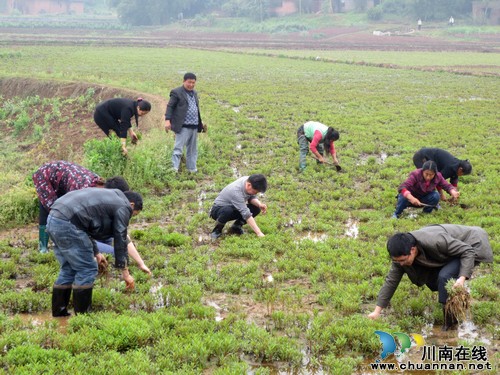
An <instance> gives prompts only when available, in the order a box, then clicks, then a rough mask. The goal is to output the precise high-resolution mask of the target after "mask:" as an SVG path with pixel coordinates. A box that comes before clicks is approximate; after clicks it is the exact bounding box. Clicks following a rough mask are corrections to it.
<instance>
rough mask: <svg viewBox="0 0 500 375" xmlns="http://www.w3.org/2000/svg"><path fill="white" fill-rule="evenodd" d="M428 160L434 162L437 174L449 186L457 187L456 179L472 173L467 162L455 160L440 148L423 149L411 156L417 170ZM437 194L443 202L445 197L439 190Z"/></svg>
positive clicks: (470, 166)
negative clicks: (438, 173) (446, 181)
mask: <svg viewBox="0 0 500 375" xmlns="http://www.w3.org/2000/svg"><path fill="white" fill-rule="evenodd" d="M428 160H432V161H434V162H435V163H436V164H437V169H438V172H440V173H441V175H442V176H443V178H444V179H445V180H447V179H450V184H452V185H453V186H455V187H458V177H460V176H465V175H468V174H471V172H472V165H471V163H470V162H469V160H460V159H457V158H456V157H454V156H453V155H452V154H450V153H449V152H448V151H446V150H443V149H440V148H427V147H424V148H421V149H420V150H418V151H417V152H416V153H415V155H413V164H415V167H417V168H422V165H423V164H424V163H425V162H426V161H428ZM438 190H439V189H438ZM439 194H440V195H441V200H443V201H445V200H446V197H445V195H444V193H443V192H442V190H439Z"/></svg>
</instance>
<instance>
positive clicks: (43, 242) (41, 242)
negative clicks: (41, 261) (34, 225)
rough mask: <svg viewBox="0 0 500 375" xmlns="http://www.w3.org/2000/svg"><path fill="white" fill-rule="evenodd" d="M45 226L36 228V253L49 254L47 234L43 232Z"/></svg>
mask: <svg viewBox="0 0 500 375" xmlns="http://www.w3.org/2000/svg"><path fill="white" fill-rule="evenodd" d="M46 227H47V226H46V225H39V226H38V251H40V253H41V254H46V253H48V252H49V247H48V246H49V234H48V233H47V232H46V231H45V228H46Z"/></svg>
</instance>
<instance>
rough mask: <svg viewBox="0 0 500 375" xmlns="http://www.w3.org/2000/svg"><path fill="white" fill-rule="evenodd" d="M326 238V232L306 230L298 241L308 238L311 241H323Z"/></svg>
mask: <svg viewBox="0 0 500 375" xmlns="http://www.w3.org/2000/svg"><path fill="white" fill-rule="evenodd" d="M327 239H328V235H327V234H326V233H313V232H307V234H306V235H305V236H302V237H300V238H299V240H298V242H300V241H304V240H309V241H312V242H325V241H326V240H327ZM295 243H297V241H295Z"/></svg>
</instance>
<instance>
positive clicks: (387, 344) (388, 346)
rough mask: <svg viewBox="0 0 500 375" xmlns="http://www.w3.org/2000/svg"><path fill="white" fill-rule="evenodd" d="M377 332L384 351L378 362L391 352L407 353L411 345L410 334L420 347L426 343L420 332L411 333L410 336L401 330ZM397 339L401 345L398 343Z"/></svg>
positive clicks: (398, 354)
mask: <svg viewBox="0 0 500 375" xmlns="http://www.w3.org/2000/svg"><path fill="white" fill-rule="evenodd" d="M375 334H377V335H378V336H379V338H380V342H381V343H382V352H381V353H380V359H377V362H380V360H384V359H386V358H387V357H388V356H389V355H390V354H394V355H396V356H400V355H403V354H404V353H406V352H407V351H408V350H409V349H410V347H411V339H410V336H411V337H412V338H413V341H415V344H416V345H417V346H418V347H420V346H422V345H425V340H424V338H423V337H422V335H419V334H418V333H410V336H408V335H407V334H406V333H401V332H393V333H387V332H384V331H375ZM396 339H397V341H398V343H399V345H397V343H396Z"/></svg>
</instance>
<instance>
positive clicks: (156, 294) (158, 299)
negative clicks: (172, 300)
mask: <svg viewBox="0 0 500 375" xmlns="http://www.w3.org/2000/svg"><path fill="white" fill-rule="evenodd" d="M162 287H163V284H162V283H158V284H156V285H152V286H151V288H149V293H151V295H152V296H153V298H154V301H155V302H154V305H153V309H154V310H158V309H163V308H165V307H167V306H168V297H167V298H163V294H162V293H161V288H162Z"/></svg>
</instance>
